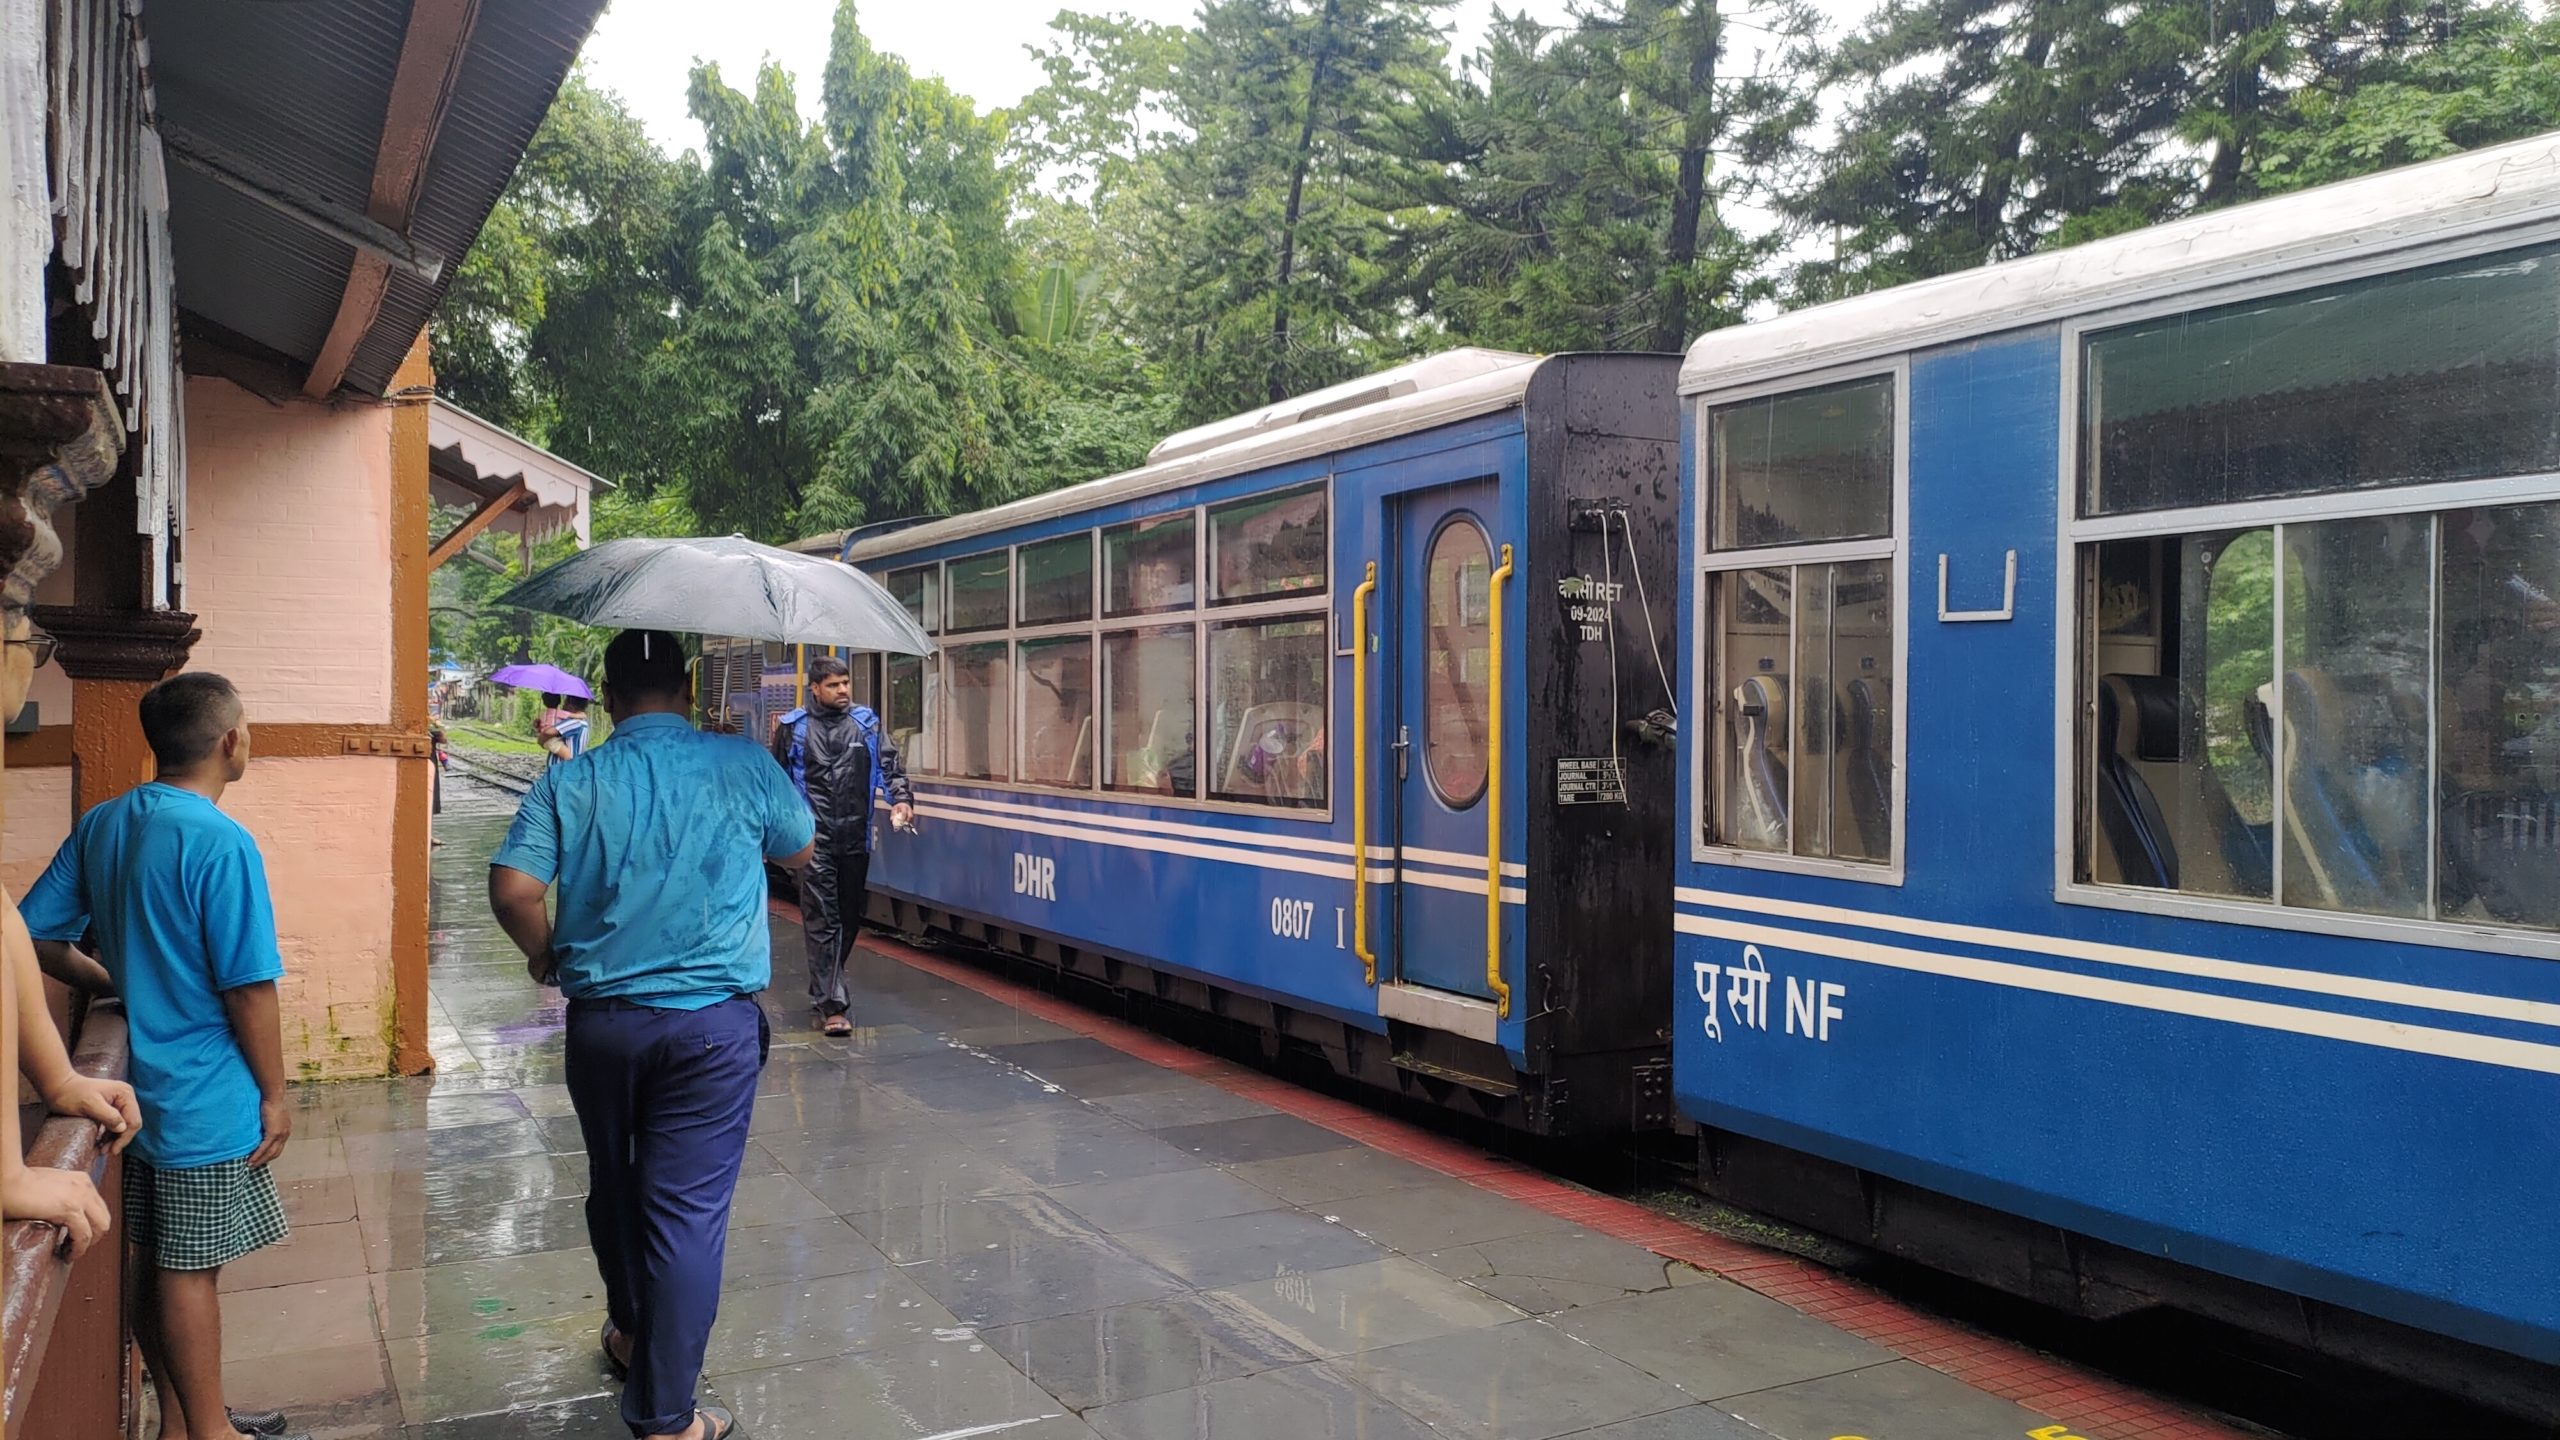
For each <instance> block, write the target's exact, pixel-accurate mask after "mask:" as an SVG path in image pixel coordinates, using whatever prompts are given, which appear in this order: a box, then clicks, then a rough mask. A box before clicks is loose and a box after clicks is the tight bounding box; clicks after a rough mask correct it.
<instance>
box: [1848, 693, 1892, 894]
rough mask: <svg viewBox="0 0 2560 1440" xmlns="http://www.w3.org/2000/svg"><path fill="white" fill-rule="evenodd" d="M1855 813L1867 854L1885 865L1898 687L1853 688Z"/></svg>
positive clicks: (1851, 758) (1888, 846) (1852, 802)
mask: <svg viewBox="0 0 2560 1440" xmlns="http://www.w3.org/2000/svg"><path fill="white" fill-rule="evenodd" d="M1849 813H1850V815H1851V816H1852V817H1854V818H1855V819H1856V820H1857V822H1858V843H1859V844H1860V845H1861V846H1862V847H1863V849H1862V853H1863V854H1866V855H1868V856H1870V857H1873V858H1875V859H1879V860H1880V859H1883V858H1885V856H1886V855H1887V854H1888V853H1889V852H1890V850H1891V848H1892V845H1893V682H1892V681H1890V680H1878V679H1874V678H1872V677H1862V678H1860V679H1856V680H1852V681H1850V682H1849Z"/></svg>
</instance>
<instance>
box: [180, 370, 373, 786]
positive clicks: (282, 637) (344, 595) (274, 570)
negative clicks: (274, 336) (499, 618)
mask: <svg viewBox="0 0 2560 1440" xmlns="http://www.w3.org/2000/svg"><path fill="white" fill-rule="evenodd" d="M392 484H393V475H392V457H391V411H390V410H389V409H388V408H387V407H384V406H355V405H351V406H343V407H337V408H332V407H329V406H325V405H317V404H310V403H304V402H295V403H292V404H287V405H282V406H278V405H271V404H269V403H267V402H266V401H264V400H261V399H259V398H258V397H257V396H255V395H252V394H250V393H249V392H248V391H246V390H243V389H241V388H240V387H239V386H237V385H234V384H232V383H231V382H230V381H228V380H217V379H211V378H207V377H203V376H190V377H188V380H187V534H186V566H187V572H186V577H187V583H186V608H188V609H189V610H192V611H194V612H195V613H196V614H197V615H199V616H201V617H203V619H202V620H201V621H200V622H199V624H200V626H201V628H202V629H203V631H204V638H203V639H202V640H200V641H198V642H196V648H195V654H194V656H193V657H192V658H191V659H190V660H189V661H188V665H189V666H190V668H193V669H198V670H215V671H219V672H221V673H222V674H224V675H228V676H230V677H231V679H232V681H233V683H235V684H237V685H238V686H239V687H240V693H241V697H242V698H243V699H244V700H246V701H247V702H248V706H249V719H250V721H251V723H252V724H253V725H254V724H255V723H256V722H257V721H260V720H275V721H292V722H294V723H298V724H308V723H315V722H317V723H330V722H339V723H346V722H352V723H356V724H374V725H378V724H382V723H384V722H386V721H388V720H389V719H390V718H391V695H392V689H391V687H392V683H393V676H392V669H393V660H392V645H391V578H390V575H391V497H392ZM420 683H423V681H421V682H420ZM385 813H386V814H388V812H387V811H386V812H385Z"/></svg>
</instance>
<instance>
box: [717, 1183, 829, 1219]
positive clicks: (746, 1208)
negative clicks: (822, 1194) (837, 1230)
mask: <svg viewBox="0 0 2560 1440" xmlns="http://www.w3.org/2000/svg"><path fill="white" fill-rule="evenodd" d="M835 1213H836V1212H835V1210H834V1208H833V1207H831V1206H829V1205H828V1204H827V1202H826V1201H824V1200H821V1199H819V1198H818V1197H817V1196H816V1195H814V1194H812V1193H810V1190H809V1187H807V1186H806V1185H803V1184H801V1183H800V1181H799V1180H798V1179H796V1178H794V1177H792V1176H790V1175H748V1176H743V1177H741V1178H740V1179H739V1181H738V1189H737V1193H736V1194H735V1195H734V1196H732V1197H731V1199H730V1201H729V1228H730V1229H732V1230H747V1229H753V1228H754V1227H756V1226H759V1225H788V1224H790V1223H791V1222H792V1221H794V1220H825V1219H830V1218H832V1217H833V1216H834V1215H835Z"/></svg>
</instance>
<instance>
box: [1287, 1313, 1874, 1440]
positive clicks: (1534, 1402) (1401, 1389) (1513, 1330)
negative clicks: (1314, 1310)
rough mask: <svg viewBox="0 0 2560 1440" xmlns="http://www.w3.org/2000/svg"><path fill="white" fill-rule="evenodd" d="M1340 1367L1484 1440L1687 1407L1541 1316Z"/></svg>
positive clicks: (1534, 1435) (1534, 1439)
mask: <svg viewBox="0 0 2560 1440" xmlns="http://www.w3.org/2000/svg"><path fill="white" fill-rule="evenodd" d="M1335 1363H1337V1364H1339V1365H1341V1366H1342V1368H1343V1372H1344V1373H1345V1374H1348V1375H1349V1376H1351V1377H1352V1378H1353V1379H1355V1380H1357V1381H1359V1382H1360V1383H1361V1384H1363V1385H1365V1386H1367V1387H1369V1388H1370V1389H1372V1390H1375V1391H1376V1392H1378V1393H1379V1394H1381V1395H1384V1396H1385V1397H1387V1398H1388V1399H1389V1400H1392V1401H1394V1402H1395V1403H1396V1405H1397V1406H1399V1407H1400V1408H1402V1409H1404V1410H1407V1411H1410V1412H1412V1413H1413V1414H1415V1415H1419V1416H1421V1417H1422V1418H1423V1419H1424V1420H1425V1421H1428V1422H1429V1423H1430V1424H1431V1425H1432V1426H1433V1427H1434V1428H1435V1429H1438V1430H1441V1431H1443V1432H1445V1433H1448V1434H1452V1435H1469V1436H1482V1437H1485V1440H1546V1437H1548V1436H1553V1435H1570V1434H1572V1433H1573V1432H1574V1431H1576V1430H1589V1429H1592V1428H1594V1427H1595V1426H1600V1425H1607V1424H1611V1423H1613V1422H1615V1421H1619V1420H1632V1419H1634V1418H1635V1417H1637V1416H1639V1415H1654V1414H1659V1413H1660V1412H1662V1411H1665V1410H1672V1409H1677V1408H1679V1407H1680V1406H1682V1405H1686V1404H1688V1403H1690V1401H1689V1397H1688V1396H1686V1395H1683V1394H1681V1393H1680V1392H1679V1391H1677V1390H1675V1389H1673V1388H1671V1387H1670V1386H1668V1385H1665V1384H1663V1383H1662V1382H1661V1381H1659V1380H1656V1379H1654V1378H1653V1377H1652V1376H1650V1375H1647V1374H1645V1373H1644V1372H1643V1371H1641V1370H1638V1369H1636V1368H1635V1367H1634V1366H1632V1365H1629V1364H1626V1363H1624V1362H1623V1361H1619V1360H1613V1359H1611V1358H1610V1357H1608V1356H1606V1355H1603V1354H1601V1353H1600V1352H1599V1351H1597V1350H1594V1349H1592V1348H1591V1347H1590V1346H1588V1345H1585V1344H1582V1343H1580V1342H1579V1341H1576V1340H1574V1339H1573V1338H1572V1337H1571V1336H1568V1335H1566V1334H1565V1333H1564V1332H1563V1331H1561V1330H1558V1329H1556V1328H1555V1327H1554V1326H1552V1325H1549V1324H1547V1323H1546V1322H1545V1321H1543V1320H1518V1321H1514V1322H1512V1323H1511V1324H1509V1325H1504V1326H1501V1327H1499V1328H1496V1329H1492V1330H1471V1331H1467V1332H1465V1333H1463V1334H1457V1335H1444V1336H1441V1337H1440V1338H1439V1339H1436V1340H1417V1341H1415V1342H1413V1343H1412V1344H1410V1345H1396V1346H1391V1347H1389V1348H1388V1349H1385V1350H1370V1351H1367V1352H1364V1353H1362V1354H1358V1355H1353V1356H1351V1357H1349V1358H1347V1359H1344V1360H1341V1361H1337V1362H1335ZM1825 1440H1828V1437H1825Z"/></svg>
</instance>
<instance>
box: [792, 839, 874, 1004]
mask: <svg viewBox="0 0 2560 1440" xmlns="http://www.w3.org/2000/svg"><path fill="white" fill-rule="evenodd" d="M870 880H871V852H869V851H867V850H832V851H831V850H827V849H824V848H821V849H820V850H819V851H818V853H817V854H816V856H814V857H813V858H811V860H810V861H809V868H808V869H806V870H803V871H801V872H800V923H801V926H802V929H803V931H804V932H805V936H804V938H805V940H806V942H807V948H808V951H809V1003H810V1004H811V1005H813V1006H815V1007H817V1009H818V1011H819V1012H820V1013H822V1014H826V1015H841V1014H843V1013H844V1012H845V1011H847V1010H849V1009H851V1008H852V1005H853V1002H852V1001H851V1000H850V999H848V998H847V997H846V995H845V988H844V957H845V956H846V955H847V954H848V953H850V952H851V951H852V949H853V941H854V937H855V936H857V935H860V934H861V933H862V911H863V907H864V905H865V903H866V901H867V898H868V896H869V894H870V888H869V887H870Z"/></svg>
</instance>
